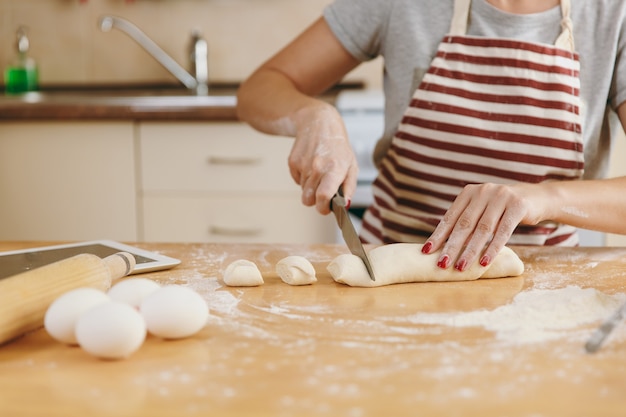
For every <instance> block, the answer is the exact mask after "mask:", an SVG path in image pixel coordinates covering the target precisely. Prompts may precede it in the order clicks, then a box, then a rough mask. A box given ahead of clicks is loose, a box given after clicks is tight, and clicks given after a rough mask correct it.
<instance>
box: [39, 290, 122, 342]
mask: <svg viewBox="0 0 626 417" xmlns="http://www.w3.org/2000/svg"><path fill="white" fill-rule="evenodd" d="M109 301H111V299H110V298H109V296H108V295H107V294H106V293H105V292H104V291H100V290H98V289H95V288H87V287H85V288H76V289H74V290H71V291H68V292H66V293H64V294H63V295H61V296H60V297H58V298H57V299H56V300H54V301H53V302H52V304H50V307H48V309H47V310H46V315H45V316H44V319H43V325H44V327H45V329H46V331H47V332H48V334H49V335H50V336H52V337H53V338H54V339H55V340H57V341H59V342H61V343H67V344H68V345H75V344H77V343H78V342H77V341H76V336H75V330H76V322H77V321H78V319H79V318H80V316H81V315H82V314H83V313H84V312H86V311H87V310H90V309H92V308H94V307H95V306H97V305H99V304H102V303H106V302H109Z"/></svg>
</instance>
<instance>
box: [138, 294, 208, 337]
mask: <svg viewBox="0 0 626 417" xmlns="http://www.w3.org/2000/svg"><path fill="white" fill-rule="evenodd" d="M139 311H140V312H141V315H142V316H143V318H144V320H145V321H146V326H147V327H148V332H150V333H151V334H153V335H155V336H158V337H162V338H164V339H181V338H184V337H189V336H192V335H193V334H195V333H197V332H198V331H200V329H202V328H203V327H204V325H205V324H206V322H207V319H208V317H209V307H208V305H207V303H206V301H204V298H202V296H201V295H200V294H198V293H197V292H196V291H194V290H193V289H192V288H189V287H183V286H181V285H166V286H164V287H161V288H159V289H158V290H156V291H155V292H153V293H152V294H150V295H149V296H147V297H146V298H145V299H144V300H143V302H142V303H141V307H140V309H139Z"/></svg>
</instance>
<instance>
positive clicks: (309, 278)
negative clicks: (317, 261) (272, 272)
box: [276, 255, 317, 285]
mask: <svg viewBox="0 0 626 417" xmlns="http://www.w3.org/2000/svg"><path fill="white" fill-rule="evenodd" d="M276 273H277V274H278V276H279V277H280V279H282V280H283V282H286V283H287V284H289V285H307V284H312V283H314V282H317V278H316V277H315V268H313V265H312V264H311V262H309V260H308V259H306V258H305V257H303V256H296V255H293V256H287V257H286V258H283V259H281V260H280V261H278V263H277V264H276Z"/></svg>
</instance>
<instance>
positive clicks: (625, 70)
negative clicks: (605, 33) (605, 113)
mask: <svg viewBox="0 0 626 417" xmlns="http://www.w3.org/2000/svg"><path fill="white" fill-rule="evenodd" d="M620 24H621V26H620V29H619V40H618V43H617V55H616V58H615V70H614V71H613V79H612V81H611V91H610V94H609V104H610V105H611V107H612V108H613V109H617V108H618V107H619V106H620V105H621V104H622V103H624V102H626V22H625V21H624V20H620Z"/></svg>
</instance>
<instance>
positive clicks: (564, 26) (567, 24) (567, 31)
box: [555, 0, 575, 52]
mask: <svg viewBox="0 0 626 417" xmlns="http://www.w3.org/2000/svg"><path fill="white" fill-rule="evenodd" d="M570 12H571V5H570V0H561V13H562V15H563V19H561V34H560V35H559V37H558V38H556V43H555V46H556V47H557V48H563V49H567V50H569V51H571V52H575V50H574V25H573V23H572V19H571V18H570V14H571V13H570Z"/></svg>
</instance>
